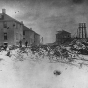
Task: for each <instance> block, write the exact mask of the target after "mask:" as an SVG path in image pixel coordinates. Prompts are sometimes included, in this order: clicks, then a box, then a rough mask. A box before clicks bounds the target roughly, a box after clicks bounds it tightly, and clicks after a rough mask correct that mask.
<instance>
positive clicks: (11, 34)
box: [0, 14, 23, 45]
mask: <svg viewBox="0 0 88 88" xmlns="http://www.w3.org/2000/svg"><path fill="white" fill-rule="evenodd" d="M4 25H6V27H4ZM14 25H15V26H14ZM22 31H23V24H21V23H20V22H17V21H15V20H14V19H13V18H11V17H10V16H8V15H6V14H3V19H0V45H2V44H3V43H5V42H7V43H8V44H9V45H14V44H17V42H18V41H20V40H22V39H23V32H22ZM4 33H7V40H4Z"/></svg>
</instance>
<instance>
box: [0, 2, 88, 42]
mask: <svg viewBox="0 0 88 88" xmlns="http://www.w3.org/2000/svg"><path fill="white" fill-rule="evenodd" d="M0 8H1V9H2V8H6V12H7V14H9V15H10V16H12V17H14V18H16V19H17V20H19V21H23V22H24V24H25V25H26V26H27V27H29V28H30V27H32V28H33V30H34V31H36V32H37V33H39V34H40V35H41V36H43V37H44V42H45V43H47V42H54V41H55V34H56V31H58V30H67V31H69V32H71V33H72V34H75V33H76V30H77V28H78V23H79V22H85V23H87V26H88V0H2V1H1V0H0Z"/></svg>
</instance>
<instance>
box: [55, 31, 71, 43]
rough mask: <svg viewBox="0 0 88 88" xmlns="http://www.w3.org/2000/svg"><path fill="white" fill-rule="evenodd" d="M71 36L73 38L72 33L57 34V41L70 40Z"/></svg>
mask: <svg viewBox="0 0 88 88" xmlns="http://www.w3.org/2000/svg"><path fill="white" fill-rule="evenodd" d="M69 38H71V34H70V33H65V32H63V33H61V34H56V42H57V43H64V42H66V41H68V40H69Z"/></svg>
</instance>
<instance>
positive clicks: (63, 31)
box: [57, 30, 71, 34]
mask: <svg viewBox="0 0 88 88" xmlns="http://www.w3.org/2000/svg"><path fill="white" fill-rule="evenodd" d="M57 32H58V33H57V34H62V33H67V34H71V33H70V32H67V31H65V30H62V31H57Z"/></svg>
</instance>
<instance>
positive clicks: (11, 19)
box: [0, 13, 23, 24]
mask: <svg viewBox="0 0 88 88" xmlns="http://www.w3.org/2000/svg"><path fill="white" fill-rule="evenodd" d="M0 15H2V16H7V17H8V18H9V19H6V20H3V19H2V20H0V21H15V22H17V23H19V24H23V23H22V22H19V21H18V20H16V19H14V18H12V17H11V16H9V15H8V14H6V13H0Z"/></svg>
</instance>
